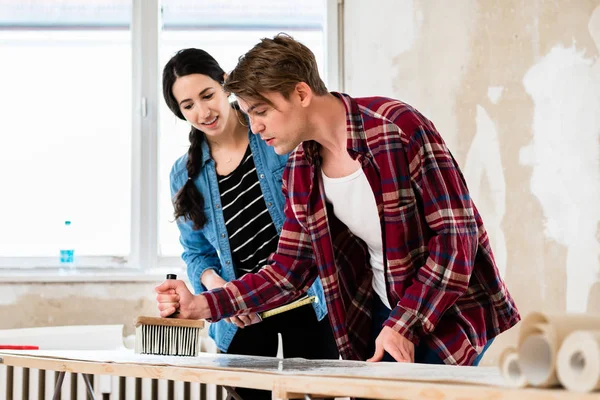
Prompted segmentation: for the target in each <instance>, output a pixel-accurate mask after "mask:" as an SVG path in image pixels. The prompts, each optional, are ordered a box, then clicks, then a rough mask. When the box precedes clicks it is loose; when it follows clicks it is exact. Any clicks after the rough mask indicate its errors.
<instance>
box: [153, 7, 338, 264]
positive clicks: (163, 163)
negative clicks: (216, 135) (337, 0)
mask: <svg viewBox="0 0 600 400" xmlns="http://www.w3.org/2000/svg"><path fill="white" fill-rule="evenodd" d="M162 9H163V23H164V28H163V31H162V35H161V44H160V62H159V65H160V68H161V69H162V67H163V66H164V65H165V64H166V63H167V61H168V60H169V58H170V57H171V56H172V55H173V54H174V53H175V52H176V51H178V50H180V49H183V48H187V47H197V48H201V49H203V50H206V51H207V52H209V53H210V54H211V55H212V56H213V57H215V59H216V60H217V61H218V62H219V64H221V67H222V68H223V69H224V70H225V71H231V70H232V69H233V68H234V67H235V65H236V63H237V59H238V57H239V56H240V55H242V54H244V53H245V52H246V51H248V50H249V49H250V48H251V47H252V46H254V45H255V44H256V43H257V42H258V41H259V40H260V39H261V38H264V37H273V36H274V35H276V34H277V33H279V32H286V33H288V34H290V35H291V36H293V37H294V38H295V39H297V40H299V41H301V42H302V43H304V44H305V45H306V46H308V47H309V48H310V49H311V50H312V51H313V52H314V53H315V56H316V58H317V62H318V64H319V72H320V73H321V76H324V71H325V65H324V60H325V54H324V49H325V41H326V37H325V32H324V30H323V27H324V21H325V19H326V2H325V1H323V0H310V1H308V0H285V1H282V0H260V1H258V2H257V1H253V2H248V1H242V0H239V1H229V2H195V1H191V0H189V1H181V0H180V1H175V0H172V1H168V0H163V2H162ZM159 112H160V132H159V137H160V144H159V145H160V153H159V156H160V158H159V214H160V219H159V241H160V246H159V248H160V252H161V255H162V256H177V255H180V254H181V251H182V248H181V245H180V244H179V231H178V230H177V226H176V224H175V223H174V222H172V221H173V207H172V205H171V197H170V193H169V172H170V170H171V166H172V165H173V162H174V161H175V160H176V159H177V158H179V157H180V156H182V155H183V154H185V153H187V150H188V146H189V142H188V133H189V130H190V128H189V125H188V123H187V122H185V121H181V120H179V119H178V118H177V117H175V116H174V115H173V114H172V113H171V111H170V110H169V109H168V108H167V106H166V105H165V103H164V100H163V99H160V111H159Z"/></svg>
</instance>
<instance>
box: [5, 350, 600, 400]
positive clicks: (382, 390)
mask: <svg viewBox="0 0 600 400" xmlns="http://www.w3.org/2000/svg"><path fill="white" fill-rule="evenodd" d="M0 359H1V360H2V364H4V365H8V366H15V367H24V368H37V369H42V370H54V371H59V372H72V373H80V374H101V375H115V376H125V377H136V378H151V379H167V380H173V381H183V382H201V383H207V384H216V385H220V386H223V387H226V388H235V387H247V388H254V389H265V390H272V391H273V398H274V399H291V398H306V397H305V395H308V398H310V397H313V396H315V397H324V396H329V397H365V398H375V399H461V400H467V399H494V400H499V399H506V400H509V399H510V400H514V399H527V400H537V399H540V400H541V399H557V400H562V399H564V400H567V399H582V400H587V399H590V400H591V399H595V400H598V399H599V398H600V394H599V393H588V394H581V393H571V392H567V391H565V390H562V389H546V390H541V389H532V388H527V389H513V388H509V387H506V386H505V384H504V381H503V380H502V377H501V376H500V372H499V370H498V369H497V368H495V367H453V366H445V365H424V364H404V363H366V362H358V361H332V360H305V359H278V358H270V357H252V356H238V355H227V354H212V353H210V354H209V353H203V354H201V355H200V356H198V357H169V356H151V355H139V354H134V353H133V352H132V351H129V350H116V351H105V350H103V351H74V350H73V351H69V350H62V351H44V350H40V351H10V352H9V351H0ZM84 376H85V375H84Z"/></svg>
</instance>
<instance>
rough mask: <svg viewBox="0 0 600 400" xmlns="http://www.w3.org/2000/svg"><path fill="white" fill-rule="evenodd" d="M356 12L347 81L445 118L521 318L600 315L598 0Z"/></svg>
mask: <svg viewBox="0 0 600 400" xmlns="http://www.w3.org/2000/svg"><path fill="white" fill-rule="evenodd" d="M344 17H345V29H344V34H345V39H346V46H344V51H345V69H346V79H345V82H344V83H345V91H346V92H347V93H349V94H351V95H354V96H361V95H364V96H367V95H385V96H390V97H394V98H397V99H401V100H403V101H406V102H408V103H410V104H412V105H413V106H415V107H416V108H417V109H419V110H420V111H421V112H423V113H424V114H425V115H426V116H427V117H429V118H430V119H431V120H432V121H433V122H434V123H435V125H436V126H437V128H438V130H439V131H440V132H441V134H442V135H443V137H444V138H445V140H446V142H447V144H448V146H449V147H450V149H451V150H452V152H453V154H454V155H455V157H456V158H457V160H458V162H459V163H460V165H461V167H462V169H463V172H464V174H465V176H466V179H467V183H468V185H469V188H470V190H471V194H472V196H473V198H474V200H475V203H476V204H477V206H478V208H479V210H480V212H481V214H482V215H483V219H484V223H485V224H486V226H487V228H488V230H489V235H490V239H491V242H492V246H493V249H494V252H495V255H496V258H497V262H498V266H499V268H500V270H501V272H502V274H503V276H504V277H505V279H506V281H507V283H508V286H509V290H510V291H511V293H512V294H513V296H514V298H515V300H516V302H517V305H518V306H519V308H520V311H521V312H522V314H526V313H527V312H529V311H532V310H543V311H550V312H552V311H565V310H568V311H575V312H585V311H589V312H600V140H599V139H600V59H599V58H598V55H599V51H600V50H599V48H600V0H547V1H545V0H503V1H494V2H490V1H482V0H481V1H477V0H455V1H453V2H452V4H451V5H450V4H449V3H448V2H446V1H443V0H414V1H413V0H377V1H374V2H363V1H362V0H346V1H345V14H344ZM516 331H517V329H514V330H512V332H509V333H507V334H506V335H503V336H501V337H500V338H499V340H497V342H496V343H495V344H494V346H492V348H491V349H490V353H489V355H488V357H487V361H488V362H495V358H496V357H497V355H498V352H499V351H500V350H501V348H502V347H503V346H505V345H506V344H507V343H508V342H510V341H512V340H514V336H515V334H516Z"/></svg>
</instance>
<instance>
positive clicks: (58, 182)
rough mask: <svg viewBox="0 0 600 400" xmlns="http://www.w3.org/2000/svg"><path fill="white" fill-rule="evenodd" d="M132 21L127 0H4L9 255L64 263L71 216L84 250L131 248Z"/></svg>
mask: <svg viewBox="0 0 600 400" xmlns="http://www.w3.org/2000/svg"><path fill="white" fill-rule="evenodd" d="M130 19H131V3H130V1H127V0H125V1H119V2H112V3H110V4H107V3H105V2H96V3H93V2H90V3H86V6H85V7H83V6H81V5H80V4H77V2H68V1H66V2H65V1H62V2H56V4H53V3H52V2H49V1H30V2H26V3H24V2H21V1H3V2H2V3H0V60H2V65H1V67H0V69H1V73H0V87H1V88H2V94H1V95H0V110H2V118H0V132H1V134H0V171H2V172H1V173H0V186H2V187H3V188H4V190H3V194H4V195H3V196H1V197H0V221H2V223H1V224H0V243H1V245H0V257H14V258H17V259H21V260H25V259H27V258H30V257H48V260H46V261H45V263H50V264H52V263H53V262H54V261H56V262H58V257H57V254H58V253H57V252H58V249H59V247H60V243H59V237H60V235H58V234H57V232H60V230H61V228H62V227H63V224H64V221H65V220H71V221H73V227H74V228H75V229H77V236H78V239H79V240H78V246H77V252H78V254H79V255H83V256H106V255H111V256H117V257H125V256H127V255H128V254H129V253H130V219H131V211H130V210H131V199H130V193H131V173H130V169H131V167H130V166H131V39H130V36H131V35H130V29H129V20H130ZM5 260H6V259H5ZM36 262H39V261H36ZM3 264H4V263H3ZM7 264H9V263H7Z"/></svg>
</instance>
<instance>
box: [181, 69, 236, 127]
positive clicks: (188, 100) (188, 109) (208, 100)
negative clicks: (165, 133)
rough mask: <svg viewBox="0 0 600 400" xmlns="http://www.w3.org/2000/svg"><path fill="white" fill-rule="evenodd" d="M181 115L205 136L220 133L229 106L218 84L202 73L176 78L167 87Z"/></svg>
mask: <svg viewBox="0 0 600 400" xmlns="http://www.w3.org/2000/svg"><path fill="white" fill-rule="evenodd" d="M171 91H172V92H173V96H174V97H175V99H176V100H177V103H178V104H179V109H180V110H181V113H182V114H183V116H184V117H185V119H186V120H187V121H188V122H189V123H190V124H192V126H194V127H195V128H196V129H198V130H201V131H202V132H204V133H205V134H206V135H207V136H218V135H221V134H223V132H224V131H225V128H226V126H227V121H228V119H229V114H230V112H231V107H230V106H229V101H228V99H227V97H228V96H227V94H226V93H225V91H224V90H223V87H222V86H221V84H220V83H219V82H217V81H215V80H214V79H212V78H211V77H209V76H207V75H203V74H192V75H186V76H181V77H179V78H177V80H176V81H175V83H174V84H173V88H172V89H171Z"/></svg>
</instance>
